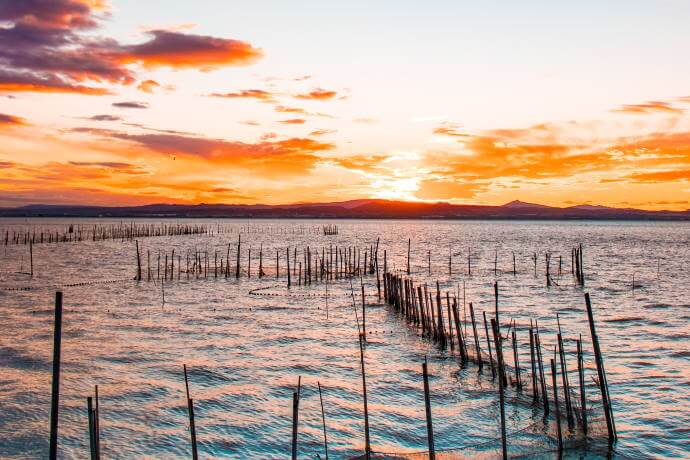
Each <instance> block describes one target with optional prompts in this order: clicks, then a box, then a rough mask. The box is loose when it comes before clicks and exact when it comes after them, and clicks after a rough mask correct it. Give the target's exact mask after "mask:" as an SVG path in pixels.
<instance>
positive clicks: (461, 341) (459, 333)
mask: <svg viewBox="0 0 690 460" xmlns="http://www.w3.org/2000/svg"><path fill="white" fill-rule="evenodd" d="M453 317H454V318H455V334H456V335H457V336H458V348H459V349H460V359H461V360H462V362H463V363H464V362H467V346H466V344H465V340H464V338H463V336H462V329H461V328H460V314H459V312H458V301H457V299H456V298H455V297H453ZM451 340H452V338H451Z"/></svg>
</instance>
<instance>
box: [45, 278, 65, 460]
mask: <svg viewBox="0 0 690 460" xmlns="http://www.w3.org/2000/svg"><path fill="white" fill-rule="evenodd" d="M61 342H62V292H60V291H58V292H56V293H55V323H54V329H53V382H52V393H51V400H50V448H49V449H50V450H49V454H48V458H49V459H50V460H56V459H57V438H58V412H59V410H58V408H59V405H60V349H61Z"/></svg>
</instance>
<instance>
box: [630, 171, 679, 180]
mask: <svg viewBox="0 0 690 460" xmlns="http://www.w3.org/2000/svg"><path fill="white" fill-rule="evenodd" d="M625 180H628V181H631V182H669V181H686V182H687V181H690V169H681V170H673V171H655V172H648V173H638V174H631V175H629V176H627V177H626V178H625Z"/></svg>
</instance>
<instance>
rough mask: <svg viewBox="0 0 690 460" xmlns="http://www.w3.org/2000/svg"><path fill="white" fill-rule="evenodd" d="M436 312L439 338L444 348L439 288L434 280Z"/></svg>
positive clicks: (444, 331)
mask: <svg viewBox="0 0 690 460" xmlns="http://www.w3.org/2000/svg"><path fill="white" fill-rule="evenodd" d="M436 313H437V314H438V334H439V338H440V340H441V347H442V348H446V328H445V326H444V324H443V310H442V308H441V288H440V286H439V284H438V281H436Z"/></svg>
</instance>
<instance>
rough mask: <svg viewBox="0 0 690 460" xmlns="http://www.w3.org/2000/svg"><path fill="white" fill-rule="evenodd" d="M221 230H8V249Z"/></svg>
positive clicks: (115, 226) (117, 227)
mask: <svg viewBox="0 0 690 460" xmlns="http://www.w3.org/2000/svg"><path fill="white" fill-rule="evenodd" d="M219 230H220V227H214V226H213V225H210V224H168V223H162V224H138V223H134V222H132V223H130V224H123V223H119V224H98V225H97V224H94V225H85V224H82V225H76V226H75V225H74V224H70V225H69V226H68V227H66V228H64V229H63V230H62V231H60V230H58V229H53V228H51V229H45V230H42V229H40V228H37V227H34V228H32V230H31V231H29V230H21V231H17V230H12V233H11V234H10V230H9V229H5V238H4V243H5V246H8V245H10V244H24V245H26V244H30V243H33V244H43V243H71V242H80V241H105V240H120V241H132V240H135V239H137V238H144V237H154V236H183V235H214V234H216V233H217V231H219Z"/></svg>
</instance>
